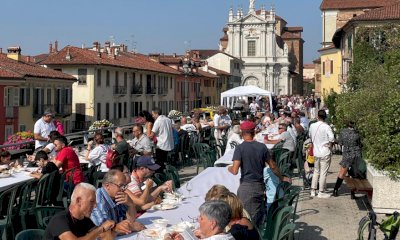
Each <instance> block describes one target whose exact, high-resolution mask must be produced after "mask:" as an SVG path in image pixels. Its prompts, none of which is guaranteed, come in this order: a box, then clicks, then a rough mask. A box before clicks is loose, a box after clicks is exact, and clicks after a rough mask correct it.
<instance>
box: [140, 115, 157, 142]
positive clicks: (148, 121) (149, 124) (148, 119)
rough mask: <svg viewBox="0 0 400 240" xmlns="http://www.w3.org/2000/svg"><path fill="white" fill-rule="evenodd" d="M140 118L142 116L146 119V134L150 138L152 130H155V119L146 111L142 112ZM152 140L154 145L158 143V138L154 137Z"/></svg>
mask: <svg viewBox="0 0 400 240" xmlns="http://www.w3.org/2000/svg"><path fill="white" fill-rule="evenodd" d="M139 116H141V117H143V118H144V119H145V121H146V122H145V124H144V128H145V134H146V135H147V136H150V134H151V130H152V129H153V125H154V118H153V117H152V116H151V114H150V113H149V112H148V111H146V110H144V111H142V112H140V113H139ZM152 140H153V142H154V143H155V142H156V141H157V140H156V137H154V138H153V139H152Z"/></svg>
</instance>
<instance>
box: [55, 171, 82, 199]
mask: <svg viewBox="0 0 400 240" xmlns="http://www.w3.org/2000/svg"><path fill="white" fill-rule="evenodd" d="M76 168H77V167H74V168H71V169H68V170H67V171H65V172H64V173H63V174H62V175H61V178H60V182H59V184H60V190H59V192H58V196H57V201H58V202H62V201H63V197H64V196H65V197H67V199H70V198H71V195H72V191H73V188H72V187H71V186H73V185H74V182H73V181H74V180H73V179H74V174H75V170H76ZM67 175H69V176H68V181H66V179H67ZM64 182H67V183H68V185H69V187H68V188H67V189H66V190H64V189H65V188H64Z"/></svg>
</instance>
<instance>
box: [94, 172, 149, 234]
mask: <svg viewBox="0 0 400 240" xmlns="http://www.w3.org/2000/svg"><path fill="white" fill-rule="evenodd" d="M125 182H126V178H125V175H124V174H123V173H122V172H121V171H119V170H110V171H109V172H107V173H106V175H105V176H104V179H103V186H102V187H101V188H99V189H97V190H96V202H97V206H96V208H94V209H93V212H92V214H91V216H90V218H91V219H92V221H93V223H94V224H95V225H97V226H100V225H101V224H103V223H104V222H105V221H107V220H112V221H114V222H115V223H116V225H115V229H114V231H115V232H116V233H117V234H129V233H131V232H132V231H141V230H143V229H144V226H143V224H141V223H139V222H137V221H135V219H136V216H135V215H136V209H135V205H134V204H133V202H132V200H131V199H130V198H129V197H128V195H127V194H126V193H125V189H126V184H125Z"/></svg>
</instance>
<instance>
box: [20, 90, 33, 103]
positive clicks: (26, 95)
mask: <svg viewBox="0 0 400 240" xmlns="http://www.w3.org/2000/svg"><path fill="white" fill-rule="evenodd" d="M30 90H31V89H30V88H20V89H19V105H20V106H29V105H30V104H31V91H30Z"/></svg>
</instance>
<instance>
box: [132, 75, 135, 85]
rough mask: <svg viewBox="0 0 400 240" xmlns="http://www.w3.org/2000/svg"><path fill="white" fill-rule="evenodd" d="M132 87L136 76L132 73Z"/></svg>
mask: <svg viewBox="0 0 400 240" xmlns="http://www.w3.org/2000/svg"><path fill="white" fill-rule="evenodd" d="M132 86H136V74H135V73H132Z"/></svg>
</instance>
